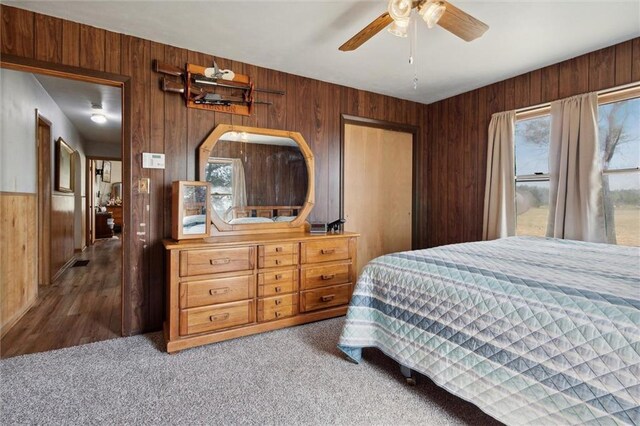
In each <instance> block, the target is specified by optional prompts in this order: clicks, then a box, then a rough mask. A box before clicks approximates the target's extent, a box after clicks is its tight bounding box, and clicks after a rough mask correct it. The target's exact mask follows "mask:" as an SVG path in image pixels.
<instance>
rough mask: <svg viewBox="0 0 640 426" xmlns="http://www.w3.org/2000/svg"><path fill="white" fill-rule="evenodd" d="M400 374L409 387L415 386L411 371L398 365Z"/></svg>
mask: <svg viewBox="0 0 640 426" xmlns="http://www.w3.org/2000/svg"><path fill="white" fill-rule="evenodd" d="M400 372H401V373H402V375H403V376H404V378H405V380H406V381H407V384H408V385H409V386H415V385H416V379H415V377H413V371H412V370H411V369H410V368H409V367H407V366H404V365H402V364H400Z"/></svg>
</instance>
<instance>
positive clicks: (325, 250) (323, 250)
mask: <svg viewBox="0 0 640 426" xmlns="http://www.w3.org/2000/svg"><path fill="white" fill-rule="evenodd" d="M335 252H336V249H322V250H320V253H322V254H333V253H335Z"/></svg>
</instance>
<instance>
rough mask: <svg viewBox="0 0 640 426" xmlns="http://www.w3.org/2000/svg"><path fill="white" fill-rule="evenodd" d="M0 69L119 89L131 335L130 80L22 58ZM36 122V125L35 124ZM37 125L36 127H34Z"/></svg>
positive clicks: (5, 60) (124, 284)
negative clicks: (129, 272)
mask: <svg viewBox="0 0 640 426" xmlns="http://www.w3.org/2000/svg"><path fill="white" fill-rule="evenodd" d="M0 68H6V69H11V70H14V71H23V72H28V73H35V74H44V75H49V76H52V77H60V78H66V79H69V80H78V81H84V82H87V83H95V84H102V85H106V86H112V87H118V88H120V90H121V102H122V129H121V142H120V143H121V148H122V151H121V152H122V160H121V161H122V200H123V208H122V221H123V226H122V250H121V253H120V255H121V261H122V275H121V286H120V290H121V291H120V310H121V324H120V333H121V335H123V336H128V335H131V332H132V318H131V310H130V309H125V306H129V305H130V299H131V288H132V285H131V278H130V274H127V273H126V272H125V271H131V269H132V267H131V260H130V259H131V252H132V248H131V230H130V229H129V224H131V223H132V221H131V211H132V209H131V204H132V203H131V195H132V194H131V192H132V191H131V187H132V185H131V180H132V179H131V166H132V164H133V159H132V154H131V111H132V99H131V92H132V81H131V77H129V76H124V75H120V74H113V73H107V72H102V71H93V70H88V69H85V68H80V67H75V66H69V65H60V64H54V63H51V62H46V61H40V60H37V59H31V58H25V57H21V56H16V55H2V56H1V57H0ZM36 123H37V122H36ZM36 125H37V124H36Z"/></svg>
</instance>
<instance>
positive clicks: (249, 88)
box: [153, 60, 285, 116]
mask: <svg viewBox="0 0 640 426" xmlns="http://www.w3.org/2000/svg"><path fill="white" fill-rule="evenodd" d="M153 70H154V71H155V72H158V73H161V74H165V75H168V76H173V77H180V80H181V81H175V80H171V79H169V78H167V77H163V78H162V79H161V80H160V83H161V86H160V88H161V89H162V90H163V91H165V92H171V93H181V94H183V95H184V98H185V102H186V105H187V107H188V108H197V109H204V110H209V111H216V112H225V113H229V114H238V115H245V116H249V115H251V113H252V111H253V106H254V105H272V102H267V101H261V100H257V99H254V92H262V93H271V94H276V95H284V94H285V92H284V91H282V90H273V89H261V88H257V87H255V86H254V85H253V81H251V78H250V77H249V76H248V75H244V74H236V73H234V72H233V71H231V70H221V69H219V68H218V65H217V64H216V63H215V62H214V66H213V67H212V68H206V67H203V66H200V65H194V64H186V66H185V69H184V70H183V69H181V68H179V67H175V66H173V65H169V64H166V63H162V62H159V61H158V60H154V61H153Z"/></svg>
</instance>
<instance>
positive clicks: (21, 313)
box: [0, 294, 38, 338]
mask: <svg viewBox="0 0 640 426" xmlns="http://www.w3.org/2000/svg"><path fill="white" fill-rule="evenodd" d="M36 300H38V295H37V294H36V295H35V296H34V297H33V298H32V299H31V300H30V301H28V302H27V303H26V304H25V305H24V307H23V308H22V309H21V310H20V311H19V312H18V313H17V314H15V315H14V317H13V318H12V319H10V320H9V321H7V323H6V324H4V325H2V327H0V338H3V337H4V335H5V334H7V333H8V332H9V330H11V329H12V328H13V326H14V325H16V324H17V323H18V321H20V320H21V319H22V317H23V316H25V315H26V313H27V312H29V309H31V308H32V307H33V305H35V304H36Z"/></svg>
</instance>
